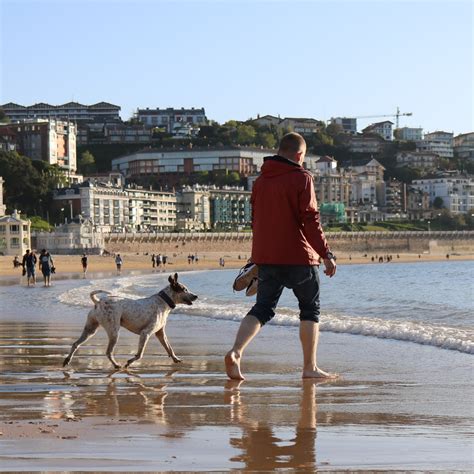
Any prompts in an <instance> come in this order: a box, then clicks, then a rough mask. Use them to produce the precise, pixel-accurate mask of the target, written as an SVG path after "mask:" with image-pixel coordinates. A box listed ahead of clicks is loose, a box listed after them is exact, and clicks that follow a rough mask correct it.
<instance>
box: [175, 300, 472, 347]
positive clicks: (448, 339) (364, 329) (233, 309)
mask: <svg viewBox="0 0 474 474" xmlns="http://www.w3.org/2000/svg"><path fill="white" fill-rule="evenodd" d="M248 309H249V307H248V305H247V306H245V307H244V306H243V305H232V306H223V305H222V304H216V303H212V302H206V301H201V302H200V303H198V304H196V306H194V307H193V308H183V309H180V311H179V312H180V313H183V314H188V315H196V316H203V317H207V318H215V319H225V320H230V321H240V320H241V319H242V317H243V316H244V315H245V314H246V313H247V311H248ZM270 324H276V325H280V326H298V325H299V319H298V313H297V312H295V311H293V310H291V309H288V308H278V314H277V315H276V316H275V318H274V319H273V320H272V321H271V323H270ZM320 328H321V330H322V331H329V332H335V333H342V334H354V335H361V336H372V337H377V338H380V339H394V340H398V341H407V342H413V343H416V344H424V345H430V346H434V347H439V348H441V349H448V350H455V351H459V352H464V353H466V354H474V331H472V330H468V329H462V328H455V327H449V326H439V325H433V324H428V323H414V322H410V321H395V320H384V319H381V318H365V317H350V316H342V315H334V314H327V313H326V314H323V315H322V316H321V325H320Z"/></svg>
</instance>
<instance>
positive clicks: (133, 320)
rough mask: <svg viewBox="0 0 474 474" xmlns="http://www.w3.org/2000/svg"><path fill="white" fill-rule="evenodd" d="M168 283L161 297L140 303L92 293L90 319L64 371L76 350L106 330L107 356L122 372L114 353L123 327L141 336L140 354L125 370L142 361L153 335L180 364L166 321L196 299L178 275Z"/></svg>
mask: <svg viewBox="0 0 474 474" xmlns="http://www.w3.org/2000/svg"><path fill="white" fill-rule="evenodd" d="M168 281H169V285H168V286H167V287H166V288H164V289H163V290H161V291H160V292H159V293H156V294H154V295H153V296H150V297H148V298H141V299H138V300H132V299H128V298H123V299H122V298H117V297H114V296H111V295H110V293H109V292H108V291H102V290H97V291H93V292H92V293H91V294H90V297H91V300H92V301H93V303H94V308H93V309H91V310H90V312H89V315H88V316H87V322H86V325H85V327H84V330H83V331H82V334H81V336H80V337H79V339H78V340H77V341H76V342H74V344H73V345H72V347H71V351H70V352H69V355H68V356H67V357H66V358H65V359H64V362H63V367H66V366H67V365H68V364H69V363H70V362H71V359H72V357H73V356H74V353H75V352H76V351H77V349H78V348H79V347H80V346H81V344H83V343H84V342H86V341H87V340H88V339H90V338H91V337H92V336H93V335H94V334H95V333H96V332H97V329H98V328H99V326H102V327H103V328H104V329H105V331H106V332H107V335H108V337H109V344H108V346H107V351H106V354H107V357H108V358H109V359H110V361H111V362H112V364H113V365H114V367H115V368H116V369H120V368H121V366H120V364H118V363H117V361H116V360H115V358H114V354H113V352H114V348H115V345H116V344H117V340H118V334H119V331H120V327H121V326H123V327H124V328H126V329H128V330H129V331H131V332H133V333H135V334H138V335H139V336H140V339H139V342H138V351H137V353H136V354H135V355H134V356H133V357H132V358H131V359H129V360H128V361H127V363H126V364H125V367H128V366H130V364H132V363H133V362H135V361H137V360H140V359H141V358H142V356H143V352H144V350H145V346H146V344H147V342H148V339H149V338H150V336H151V335H152V334H155V336H156V337H157V338H158V340H159V341H160V342H161V344H162V345H163V347H164V348H165V350H166V352H167V353H168V356H169V357H171V358H172V359H173V361H174V362H181V359H179V358H178V357H177V356H176V354H175V353H174V351H173V348H172V347H171V345H170V343H169V342H168V339H167V337H166V334H165V326H166V321H167V319H168V315H169V313H170V312H171V310H172V309H174V308H175V307H176V305H177V304H186V305H192V304H193V301H195V300H196V299H197V296H196V295H195V294H193V293H191V292H190V291H189V290H188V289H187V288H186V287H185V286H184V285H182V284H181V283H178V274H177V273H175V274H174V275H173V276H170V277H169V278H168ZM99 293H106V294H108V295H109V296H106V297H104V298H98V297H97V296H96V295H98V294H99Z"/></svg>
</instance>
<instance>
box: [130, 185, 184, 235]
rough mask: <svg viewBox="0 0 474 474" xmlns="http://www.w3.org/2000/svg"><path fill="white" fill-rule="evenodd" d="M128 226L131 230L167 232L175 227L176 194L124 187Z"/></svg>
mask: <svg viewBox="0 0 474 474" xmlns="http://www.w3.org/2000/svg"><path fill="white" fill-rule="evenodd" d="M125 191H126V194H127V196H128V227H129V228H130V229H132V230H147V231H151V232H169V231H172V230H174V229H175V228H176V195H175V193H170V192H165V191H153V190H150V189H145V188H142V187H139V186H134V187H127V188H125Z"/></svg>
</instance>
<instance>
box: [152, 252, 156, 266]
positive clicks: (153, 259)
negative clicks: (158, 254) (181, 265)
mask: <svg viewBox="0 0 474 474" xmlns="http://www.w3.org/2000/svg"><path fill="white" fill-rule="evenodd" d="M155 265H156V259H155V254H152V256H151V266H152V268H155Z"/></svg>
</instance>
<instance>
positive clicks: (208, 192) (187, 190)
mask: <svg viewBox="0 0 474 474" xmlns="http://www.w3.org/2000/svg"><path fill="white" fill-rule="evenodd" d="M251 194H252V193H251V192H250V191H245V190H244V189H243V188H240V187H230V186H225V187H223V188H217V187H215V186H199V185H194V186H186V187H184V188H183V189H181V190H180V191H179V192H178V193H177V201H178V218H177V227H178V229H180V230H207V229H216V230H223V231H225V230H236V229H239V228H243V227H248V226H249V225H250V224H251V220H252V212H251V204H250V198H251Z"/></svg>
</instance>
